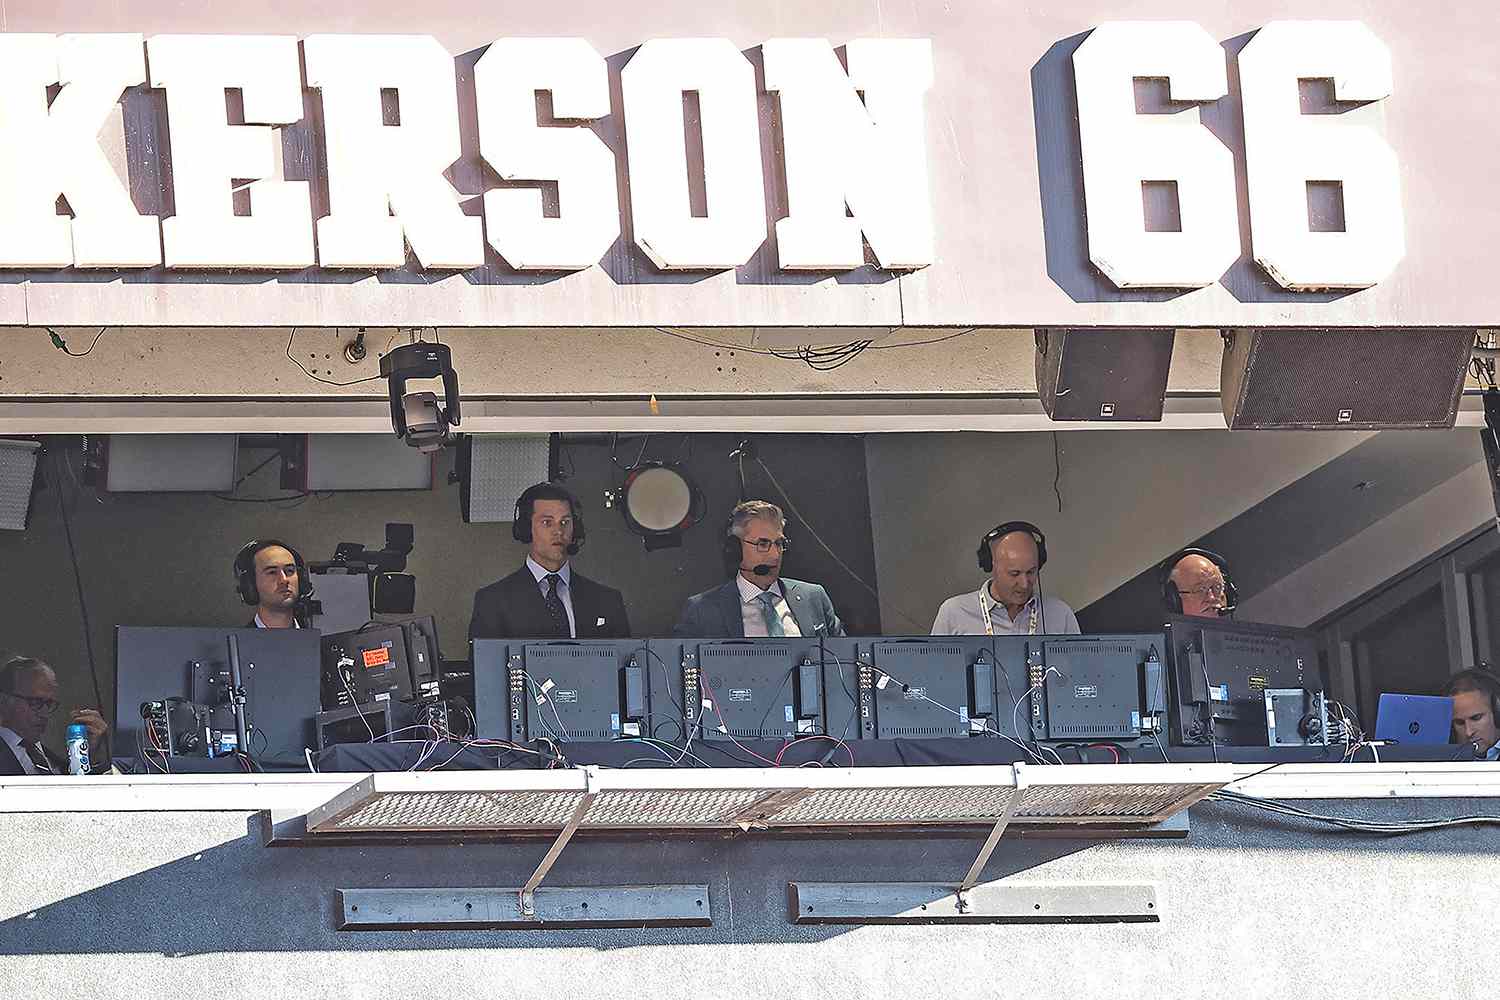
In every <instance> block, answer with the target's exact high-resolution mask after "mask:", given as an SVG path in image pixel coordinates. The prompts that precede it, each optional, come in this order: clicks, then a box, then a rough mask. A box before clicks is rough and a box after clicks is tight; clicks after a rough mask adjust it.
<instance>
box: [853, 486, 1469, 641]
mask: <svg viewBox="0 0 1500 1000" xmlns="http://www.w3.org/2000/svg"><path fill="white" fill-rule="evenodd" d="M1494 516H1495V508H1494V501H1493V499H1492V498H1491V494H1490V485H1489V473H1488V471H1487V470H1486V468H1485V464H1484V463H1483V462H1476V463H1475V464H1473V465H1471V466H1469V467H1468V468H1467V469H1465V470H1464V471H1463V472H1461V473H1459V474H1458V475H1456V476H1454V477H1453V478H1452V479H1449V480H1448V481H1447V482H1444V483H1442V484H1440V485H1438V486H1435V487H1433V488H1432V489H1431V490H1429V491H1427V492H1426V493H1424V494H1422V495H1421V496H1419V497H1417V498H1416V499H1415V500H1413V501H1411V502H1410V503H1408V504H1406V505H1405V506H1404V507H1401V508H1399V509H1397V510H1396V511H1394V512H1393V513H1391V514H1390V515H1389V516H1387V517H1385V518H1383V519H1381V520H1379V521H1377V522H1375V523H1374V524H1372V525H1370V526H1369V527H1368V528H1366V529H1365V530H1364V531H1361V532H1360V533H1359V534H1357V535H1355V536H1354V537H1353V538H1350V539H1349V540H1348V541H1346V542H1344V543H1343V544H1341V545H1338V546H1336V547H1335V548H1333V549H1330V550H1329V551H1328V552H1326V553H1325V554H1323V555H1322V556H1320V557H1318V558H1317V559H1314V560H1313V561H1312V562H1309V563H1307V564H1306V565H1304V566H1302V567H1301V568H1299V569H1297V570H1296V571H1295V572H1292V573H1290V574H1288V575H1287V576H1285V577H1283V578H1282V579H1281V580H1279V581H1277V582H1276V583H1275V584H1273V585H1271V586H1270V587H1267V588H1265V589H1264V590H1262V591H1260V592H1259V593H1257V594H1255V595H1254V596H1253V597H1250V598H1248V599H1247V600H1245V601H1243V602H1242V603H1241V604H1240V612H1239V613H1240V616H1241V617H1243V618H1245V619H1246V620H1249V621H1268V622H1280V623H1282V624H1285V625H1295V626H1305V625H1310V624H1312V623H1313V622H1315V621H1317V620H1318V619H1320V618H1322V617H1324V616H1325V615H1327V614H1329V613H1331V612H1333V611H1335V610H1337V609H1338V608H1340V607H1342V606H1343V605H1345V604H1347V603H1348V602H1350V601H1352V600H1354V599H1355V598H1356V597H1358V596H1359V595H1360V594H1363V593H1365V592H1366V591H1368V590H1370V588H1371V587H1372V586H1375V585H1377V584H1379V583H1381V582H1383V581H1385V580H1389V579H1391V578H1392V577H1394V576H1396V575H1397V574H1399V573H1401V572H1403V571H1405V570H1406V569H1408V568H1410V567H1411V566H1412V565H1413V564H1415V563H1418V562H1420V561H1422V560H1423V559H1426V558H1427V557H1428V556H1430V555H1432V553H1434V552H1436V551H1437V550H1438V549H1440V548H1442V547H1443V546H1445V545H1448V544H1450V543H1452V542H1454V541H1456V540H1458V539H1459V538H1461V537H1463V536H1464V535H1466V534H1468V533H1469V532H1470V531H1472V530H1474V529H1475V528H1477V527H1479V526H1480V525H1482V524H1484V523H1485V522H1486V521H1489V520H1492V519H1493V518H1494ZM877 541H878V536H877ZM877 557H878V549H877Z"/></svg>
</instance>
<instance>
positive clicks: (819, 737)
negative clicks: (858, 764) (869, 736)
mask: <svg viewBox="0 0 1500 1000" xmlns="http://www.w3.org/2000/svg"><path fill="white" fill-rule="evenodd" d="M811 740H832V741H833V742H834V744H835V746H834V749H835V750H837V749H838V748H839V747H843V748H844V752H845V753H847V754H848V755H849V766H850V767H853V766H854V750H853V749H852V748H851V747H850V746H849V744H848V743H846V742H845V741H843V740H841V739H839V738H838V737H837V736H824V735H823V734H821V733H808V734H806V735H804V736H798V737H795V738H793V739H790V740H787V742H786V743H785V744H784V745H783V746H782V748H781V749H780V750H778V751H776V766H777V767H780V766H781V757H782V755H783V754H785V753H786V752H787V751H788V750H789V749H791V748H792V747H794V746H796V745H797V744H798V743H807V742H809V741H811ZM807 763H818V762H817V761H808V762H807ZM797 766H798V767H802V766H803V765H801V764H798V765H797ZM820 766H821V765H820Z"/></svg>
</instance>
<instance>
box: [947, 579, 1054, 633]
mask: <svg viewBox="0 0 1500 1000" xmlns="http://www.w3.org/2000/svg"><path fill="white" fill-rule="evenodd" d="M981 601H982V602H983V603H984V608H985V611H988V612H989V617H990V626H991V628H993V629H994V634H995V635H1027V634H1030V633H1031V615H1032V612H1033V611H1036V612H1037V625H1036V634H1037V635H1078V634H1079V633H1080V632H1081V631H1082V629H1080V628H1079V627H1078V616H1077V615H1075V614H1074V613H1073V609H1072V608H1070V607H1068V606H1067V604H1065V603H1064V602H1062V601H1060V600H1058V599H1057V598H1055V597H1044V598H1042V603H1041V605H1040V607H1039V606H1038V605H1037V599H1036V596H1035V595H1032V598H1031V600H1029V601H1027V602H1026V605H1025V607H1023V608H1021V613H1020V614H1018V615H1016V617H1015V618H1014V619H1012V618H1011V617H1010V612H1009V611H1006V610H1005V605H1003V604H1001V603H1000V602H999V601H997V600H995V599H994V598H993V597H991V596H990V582H989V581H988V580H986V581H985V582H984V585H983V586H982V587H980V588H979V589H978V590H977V591H974V590H971V591H969V592H968V593H966V594H958V595H956V596H954V597H950V598H948V599H947V600H946V601H944V602H943V606H942V607H940V608H938V613H937V619H936V620H935V621H933V623H932V634H933V635H986V634H987V633H986V632H985V630H984V612H982V611H980V610H979V605H980V602H981Z"/></svg>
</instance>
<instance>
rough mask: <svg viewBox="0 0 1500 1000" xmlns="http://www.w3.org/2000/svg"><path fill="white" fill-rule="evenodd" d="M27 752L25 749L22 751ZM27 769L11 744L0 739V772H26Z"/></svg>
mask: <svg viewBox="0 0 1500 1000" xmlns="http://www.w3.org/2000/svg"><path fill="white" fill-rule="evenodd" d="M22 752H23V753H24V752H25V751H24V750H23V751H22ZM25 773H26V769H25V768H24V767H22V766H21V761H20V758H18V757H17V756H16V755H15V754H14V753H13V752H12V751H11V749H10V744H9V743H7V742H5V741H4V740H0V774H25Z"/></svg>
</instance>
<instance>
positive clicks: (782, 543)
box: [740, 538, 790, 552]
mask: <svg viewBox="0 0 1500 1000" xmlns="http://www.w3.org/2000/svg"><path fill="white" fill-rule="evenodd" d="M740 541H742V542H744V543H745V544H746V545H748V546H750V547H751V548H753V549H754V550H755V551H757V552H770V551H771V546H773V545H774V546H776V547H777V548H778V549H780V550H781V551H783V552H785V551H786V548H787V545H788V544H790V543H789V542H788V541H787V540H786V539H785V538H757V539H756V540H755V541H753V542H752V541H751V540H750V539H748V538H741V539H740Z"/></svg>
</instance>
